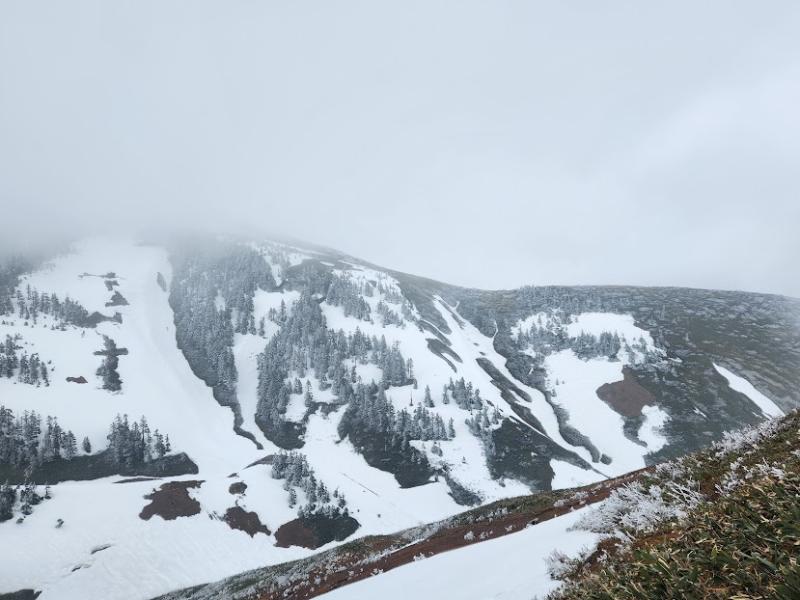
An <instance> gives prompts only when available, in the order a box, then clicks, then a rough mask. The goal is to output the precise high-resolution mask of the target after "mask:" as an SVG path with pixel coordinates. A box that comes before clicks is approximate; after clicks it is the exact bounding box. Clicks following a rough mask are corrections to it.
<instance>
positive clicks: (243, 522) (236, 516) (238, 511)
mask: <svg viewBox="0 0 800 600" xmlns="http://www.w3.org/2000/svg"><path fill="white" fill-rule="evenodd" d="M223 521H225V522H226V523H227V524H228V527H230V528H231V529H238V530H239V531H244V532H245V533H246V534H248V535H249V536H250V537H253V536H254V535H255V534H257V533H263V534H265V535H269V534H270V530H269V528H267V526H266V525H264V524H263V523H261V519H259V518H258V513H255V512H247V511H246V510H245V509H243V508H242V507H241V506H232V507H230V508H229V509H228V510H226V511H225V516H224V517H223Z"/></svg>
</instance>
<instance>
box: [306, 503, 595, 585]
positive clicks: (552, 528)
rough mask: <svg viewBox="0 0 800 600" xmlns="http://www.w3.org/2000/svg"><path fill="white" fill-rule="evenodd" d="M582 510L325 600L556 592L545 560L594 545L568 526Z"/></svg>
mask: <svg viewBox="0 0 800 600" xmlns="http://www.w3.org/2000/svg"><path fill="white" fill-rule="evenodd" d="M585 510H586V509H581V510H577V511H574V512H570V513H567V514H565V515H563V516H561V517H557V518H555V519H551V520H549V521H545V522H544V523H540V524H538V525H534V526H531V527H528V528H527V529H524V530H522V531H520V532H518V533H512V534H509V535H506V536H503V537H500V538H496V539H493V540H488V541H484V542H478V543H475V544H473V545H470V546H465V547H463V548H459V549H457V550H451V551H450V552H445V553H442V554H437V555H435V556H431V557H429V558H425V559H422V560H417V561H414V562H412V563H409V564H407V565H403V566H402V567H398V568H396V569H392V570H391V571H388V572H386V573H381V574H379V575H376V576H373V577H370V578H369V579H365V580H362V581H359V582H357V583H354V584H351V585H348V586H345V587H342V588H339V589H338V590H334V591H333V592H329V593H328V594H323V595H322V596H321V597H322V598H324V599H325V600H375V599H376V598H380V599H381V600H405V599H406V598H458V600H531V598H536V597H540V598H541V597H544V596H545V594H547V593H549V592H551V591H552V590H554V589H556V588H557V587H558V585H559V584H558V582H557V581H554V580H553V579H551V578H550V576H549V575H548V573H547V568H546V562H545V561H546V558H547V557H548V556H549V555H550V554H551V553H552V552H553V551H554V550H559V551H561V552H563V553H564V554H566V555H568V556H575V555H577V554H578V553H579V552H580V551H581V549H582V548H583V547H592V546H594V544H595V543H596V542H597V539H598V536H597V535H596V534H592V533H588V532H586V531H573V530H571V529H570V528H571V526H572V525H574V524H575V522H576V521H577V520H578V518H580V516H581V515H582V514H583V513H584V512H585Z"/></svg>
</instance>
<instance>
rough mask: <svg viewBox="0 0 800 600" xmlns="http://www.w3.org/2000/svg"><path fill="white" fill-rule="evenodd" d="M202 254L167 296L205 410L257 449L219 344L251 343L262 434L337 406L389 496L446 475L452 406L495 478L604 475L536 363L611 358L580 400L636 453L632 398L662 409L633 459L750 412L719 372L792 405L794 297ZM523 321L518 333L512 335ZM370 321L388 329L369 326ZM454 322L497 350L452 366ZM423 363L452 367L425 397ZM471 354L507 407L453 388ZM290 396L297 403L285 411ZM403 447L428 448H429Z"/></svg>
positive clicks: (272, 249) (798, 317)
mask: <svg viewBox="0 0 800 600" xmlns="http://www.w3.org/2000/svg"><path fill="white" fill-rule="evenodd" d="M199 248H201V246H200V245H199V244H198V245H197V246H193V247H191V248H189V249H187V248H181V249H176V250H173V252H172V257H173V265H174V268H175V274H174V277H173V280H172V285H171V288H170V304H171V306H172V309H173V311H174V314H175V323H176V329H177V340H178V346H179V348H180V349H181V350H182V351H183V353H184V355H185V357H186V360H187V361H188V363H189V365H190V366H191V367H192V370H193V371H194V372H195V374H197V375H198V376H199V377H200V378H201V379H203V381H205V382H206V383H207V384H208V385H209V386H210V387H212V389H213V392H214V397H215V398H216V399H217V401H218V402H219V403H220V404H222V405H224V406H227V407H230V408H231V410H232V411H233V413H234V419H235V421H234V427H235V428H236V431H237V432H238V433H240V434H241V435H244V436H246V437H249V438H250V439H253V440H254V441H255V442H256V443H257V444H258V442H257V441H256V438H255V436H254V435H253V432H252V431H248V430H247V429H245V428H243V421H242V416H241V407H240V404H239V402H238V399H237V395H236V381H237V377H238V375H237V372H236V364H235V361H234V360H233V351H232V349H233V346H234V343H235V336H236V335H237V334H238V335H251V336H260V337H263V338H264V342H263V346H264V347H263V350H262V352H261V353H260V354H259V355H258V387H257V405H256V410H255V415H254V423H255V424H256V425H257V426H258V428H260V430H261V432H262V433H263V435H264V436H265V437H266V438H267V439H268V440H269V441H271V442H273V443H274V444H275V445H277V446H278V447H280V448H283V449H285V450H302V448H303V445H304V435H305V432H306V423H307V420H308V418H309V416H310V415H312V414H314V413H316V412H318V411H321V412H324V413H328V412H332V411H335V410H337V409H338V408H339V407H345V410H344V412H343V416H342V419H341V421H340V423H339V433H340V435H341V436H342V438H349V439H350V440H351V442H353V444H354V445H355V446H356V447H357V448H358V449H359V450H360V452H361V453H362V454H363V456H364V458H365V459H366V460H367V462H368V463H369V464H370V465H372V466H374V467H377V468H379V469H382V470H385V471H388V472H391V473H392V474H393V475H394V476H395V477H396V479H397V480H398V482H400V483H401V485H403V486H414V485H420V484H423V483H426V482H427V481H429V480H430V479H431V478H432V477H435V476H437V475H440V474H441V475H447V472H448V469H449V466H450V465H448V463H447V461H437V460H435V458H436V455H437V452H440V451H441V450H440V447H439V444H438V443H437V440H447V439H449V438H448V433H447V427H446V422H445V420H444V417H443V416H442V415H440V414H438V413H437V412H436V411H435V410H434V411H433V412H430V409H435V405H436V404H447V403H450V402H452V405H453V406H457V407H459V408H460V409H462V411H463V414H462V415H461V418H460V419H458V420H460V421H463V422H464V423H466V424H468V429H469V431H470V432H471V433H472V434H473V435H474V436H476V438H477V439H479V440H480V444H481V446H482V448H483V452H484V455H485V457H486V460H487V464H488V467H489V471H490V473H491V475H492V477H493V478H495V479H498V480H501V481H502V480H503V479H505V478H510V479H517V480H520V481H522V482H524V483H525V484H527V485H528V486H530V487H531V488H533V489H549V488H550V486H551V482H552V478H553V468H552V465H551V462H552V461H554V460H558V461H562V462H566V463H570V464H572V465H574V466H576V467H578V468H580V469H584V470H597V471H598V472H600V473H604V470H605V466H606V465H609V464H610V463H613V461H614V459H615V457H614V456H611V455H610V454H611V453H610V452H606V451H604V446H607V445H606V444H604V443H603V440H601V439H594V438H593V437H592V436H591V435H590V434H589V433H588V432H586V431H582V430H581V427H580V425H579V424H576V423H575V422H574V421H575V419H573V418H572V416H573V415H571V412H572V411H574V410H575V408H574V406H575V405H574V403H572V404H571V406H569V407H568V406H567V403H562V402H561V401H560V399H559V396H558V395H557V394H558V384H559V382H558V375H557V374H556V373H553V372H551V371H549V370H548V367H549V365H548V360H547V359H548V357H550V356H553V355H557V354H559V353H563V352H565V351H567V352H572V353H573V354H574V355H575V356H576V357H577V358H579V359H580V360H582V361H584V362H589V361H592V360H602V361H615V362H621V363H623V371H624V377H623V379H622V381H620V382H616V383H611V384H608V385H607V386H606V388H607V389H605V390H603V389H598V390H597V392H598V394H597V395H595V397H593V398H581V399H579V401H580V402H583V403H585V404H586V405H587V410H591V409H590V408H588V407H589V405H590V404H591V403H593V402H600V401H601V400H599V399H598V397H597V396H598V395H599V396H601V397H602V401H605V402H606V403H607V404H608V405H609V406H611V407H612V408H613V409H614V410H616V411H617V412H618V413H619V417H620V419H621V421H622V434H623V435H624V436H625V437H626V438H627V439H629V440H631V441H633V442H634V443H636V444H638V445H640V446H642V447H644V448H645V450H647V445H646V443H645V442H644V441H642V440H640V439H639V438H638V437H637V432H638V431H639V429H640V427H642V425H643V424H644V422H645V420H646V417H645V415H644V413H643V412H642V411H641V410H638V411H637V403H638V404H645V405H653V406H656V407H658V409H660V410H661V411H663V415H664V419H663V422H662V423H661V425H660V429H659V432H660V434H661V435H662V436H663V438H664V442H663V443H662V444H659V447H658V448H655V449H651V450H650V451H644V452H643V458H644V462H645V463H646V464H652V463H655V462H659V461H661V460H665V459H669V458H672V457H675V456H679V455H682V454H685V453H687V452H690V451H694V450H697V449H700V448H702V447H705V446H707V445H708V444H709V443H711V442H713V441H715V440H717V439H719V437H720V436H721V434H722V433H723V432H724V431H726V430H729V429H732V428H736V427H740V426H744V425H752V424H755V423H758V422H760V421H761V420H763V418H764V416H765V415H764V413H763V412H762V410H760V409H759V407H758V406H756V405H754V403H753V401H752V400H751V399H750V398H749V397H747V396H746V395H745V394H743V393H742V392H741V391H737V389H734V386H731V385H729V382H728V380H727V379H726V378H725V377H724V376H723V375H722V374H721V373H720V371H719V370H718V369H717V368H715V365H721V366H723V367H725V368H727V369H730V371H732V372H734V373H738V374H739V375H741V376H743V377H745V378H746V379H747V380H748V381H749V382H751V383H753V384H755V385H756V387H757V388H759V389H760V390H762V391H763V392H764V393H765V394H766V395H767V396H768V397H769V398H771V399H772V400H773V401H774V403H775V404H776V405H777V406H779V407H781V408H782V409H784V410H788V409H790V408H793V407H795V406H797V405H798V402H800V394H799V393H798V391H797V390H800V368H798V365H800V334H799V333H798V323H800V302H798V301H797V300H794V299H790V298H785V297H779V296H771V295H763V294H752V293H743V292H724V291H707V290H694V289H681V288H637V287H600V286H591V287H554V286H527V287H523V288H520V289H517V290H505V291H483V290H475V289H465V288H460V287H456V286H451V285H446V284H442V283H439V282H435V281H431V280H427V279H423V278H419V277H414V276H411V275H407V274H402V273H397V272H393V271H386V270H382V269H379V268H378V267H374V266H372V265H368V264H365V263H363V261H357V260H356V259H353V258H350V257H347V256H345V255H342V254H339V253H336V252H333V251H329V250H320V249H316V248H313V249H299V248H287V247H285V246H282V245H279V244H267V245H263V246H257V245H243V244H237V243H232V242H215V243H214V244H210V243H204V244H203V245H202V250H199ZM292 253H294V260H290V255H291V254H292ZM298 254H300V256H301V257H300V258H297V255H298ZM262 292H263V293H266V294H270V295H273V294H279V295H282V296H284V297H285V299H283V300H281V302H280V304H279V307H272V308H271V309H270V310H268V311H267V312H266V313H265V314H261V315H259V314H257V311H256V310H255V308H254V307H255V305H256V302H257V295H258V294H259V293H262ZM326 307H327V308H328V310H330V308H331V307H336V308H337V309H338V311H339V314H340V315H341V316H342V317H343V322H344V321H346V322H347V325H348V326H347V327H344V328H337V327H336V326H335V325H333V324H331V323H330V322H329V320H328V319H326V311H325V308H326ZM587 313H588V314H593V313H600V314H610V315H627V316H630V317H632V320H633V325H634V326H635V328H638V329H640V330H642V331H643V332H646V333H647V334H649V340H650V342H649V345H648V342H647V341H646V340H645V339H644V338H639V339H626V338H625V337H624V335H621V332H619V331H616V330H614V329H613V327H612V328H609V329H608V330H605V331H598V330H595V331H583V330H581V331H580V332H579V333H576V332H575V327H573V326H571V325H572V324H574V323H580V320H579V319H580V316H581V315H584V314H587ZM532 315H536V316H537V318H536V319H531V316H532ZM526 319H527V320H528V321H529V323H528V325H529V326H528V327H527V328H525V327H524V325H521V324H524V323H525V322H526ZM265 321H266V323H265ZM360 324H361V325H363V326H359V325H360ZM453 324H455V325H456V327H453ZM267 325H270V327H268V326H267ZM376 326H377V328H379V329H380V330H382V331H386V332H388V331H390V330H391V331H397V330H400V331H401V334H400V335H396V336H386V335H383V334H382V335H376V334H375V333H370V332H371V331H375V328H376ZM467 326H469V327H472V328H474V329H475V330H477V332H479V334H482V335H483V336H485V337H486V339H488V340H490V345H491V346H492V348H493V350H494V351H495V352H496V355H495V357H493V358H492V357H487V356H486V353H485V352H481V351H478V352H474V353H472V354H473V355H472V356H461V355H460V354H459V353H458V352H457V351H456V350H455V349H454V348H453V343H452V342H451V340H450V337H451V336H453V335H454V334H457V333H458V332H457V331H455V329H456V328H464V327H467ZM267 329H270V330H271V331H272V333H271V335H267V334H266V333H265V331H266V330H267ZM403 330H405V331H412V330H413V331H414V333H415V334H416V335H418V336H422V337H424V339H425V342H426V345H427V355H426V356H424V357H420V356H419V355H415V353H414V351H412V350H411V347H413V346H412V344H410V343H406V341H405V340H406V338H408V337H410V336H409V335H404V334H403ZM474 345H475V346H477V344H474ZM414 346H415V345H414ZM432 357H434V358H435V362H439V365H440V366H441V367H442V368H443V370H445V371H449V372H450V376H449V378H448V379H449V381H447V382H446V383H445V385H443V386H437V389H436V391H435V393H432V391H431V387H432V386H431V384H432V383H433V382H432V381H429V380H426V378H425V374H426V372H427V370H429V369H426V370H425V371H424V372H421V373H420V372H415V370H414V365H415V363H422V362H423V361H422V360H420V359H421V358H424V362H425V363H430V362H431V360H432ZM624 357H627V358H624ZM467 361H469V362H470V363H472V366H474V365H477V366H478V367H479V369H480V370H481V371H482V372H483V373H484V374H485V375H486V376H488V379H489V380H490V382H491V385H492V386H494V388H496V392H497V393H499V395H500V397H501V398H502V399H503V400H505V403H506V405H505V407H501V406H499V404H498V403H497V402H493V401H492V400H491V399H484V398H483V397H482V396H481V391H480V390H478V389H477V387H476V386H477V383H478V382H472V381H470V380H469V379H466V380H465V371H464V370H463V369H461V366H462V365H464V363H465V362H467ZM359 366H374V367H377V369H376V370H374V373H375V374H376V375H377V376H376V377H374V378H372V379H368V378H366V377H364V376H362V375H361V374H360V373H359V370H360V369H359V368H358V367H359ZM466 372H469V371H466ZM554 378H555V381H554ZM435 379H441V377H440V376H439V377H436V378H435ZM312 382H313V384H312ZM614 386H615V387H614ZM423 388H424V389H425V391H424V392H423ZM400 390H408V391H402V392H401V391H400ZM315 391H318V392H322V393H324V395H325V398H326V399H325V401H323V402H318V401H317V400H316V399H315ZM532 391H535V392H538V393H540V394H541V397H542V398H543V399H544V400H545V402H546V404H547V405H548V406H549V408H550V410H552V412H553V414H554V415H555V417H556V423H557V430H558V431H557V432H556V431H550V430H548V428H547V427H546V426H545V425H544V424H543V422H542V419H541V418H540V417H539V416H538V415H537V412H536V410H534V409H533V406H534V405H535V404H536V403H535V402H534V401H533V400H532V399H531V393H532ZM604 391H605V394H604V393H603V392H604ZM398 393H402V394H403V395H404V396H408V397H409V398H410V402H409V403H407V404H408V406H406V407H404V408H400V407H399V406H398V403H397V402H396V401H395V402H394V403H393V402H392V401H387V395H389V396H391V395H396V394H398ZM297 395H302V404H303V408H302V409H301V410H300V412H299V413H298V412H297V411H296V410H295V411H292V412H293V416H291V417H287V410H288V409H289V407H290V405H291V404H292V402H293V397H295V396H297ZM415 396H416V404H415V400H414V397H415ZM434 396H435V400H432V399H433V397H434ZM606 396H609V397H606ZM504 408H505V409H506V410H503V409H504ZM639 408H641V406H639ZM508 409H510V410H508ZM449 420H451V421H452V417H450V418H449ZM431 422H435V423H436V426H435V427H432V426H431V425H430V423H431ZM451 429H452V425H451ZM556 433H557V434H558V435H559V436H560V438H556V436H555V434H556ZM453 437H455V433H453ZM414 442H418V443H424V442H431V443H430V444H428V446H429V447H428V451H427V452H425V451H423V450H422V449H421V448H420V447H419V444H415V443H414ZM565 442H566V443H565ZM577 449H582V450H585V451H586V453H583V452H577V451H576V450H577ZM431 459H434V460H431ZM456 487H457V486H453V488H454V489H455V488H456ZM467 496H468V497H470V496H469V495H467ZM462 497H463V494H462ZM471 497H472V498H473V499H474V496H471Z"/></svg>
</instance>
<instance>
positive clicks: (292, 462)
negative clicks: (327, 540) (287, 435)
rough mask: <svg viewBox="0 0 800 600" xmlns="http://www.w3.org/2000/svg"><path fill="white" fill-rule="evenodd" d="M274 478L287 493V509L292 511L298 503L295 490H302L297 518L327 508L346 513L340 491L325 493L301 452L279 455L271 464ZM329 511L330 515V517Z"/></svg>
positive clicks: (320, 482) (345, 505)
mask: <svg viewBox="0 0 800 600" xmlns="http://www.w3.org/2000/svg"><path fill="white" fill-rule="evenodd" d="M272 477H273V479H282V480H283V482H284V484H283V488H284V489H285V490H286V491H287V492H289V497H288V502H289V507H290V508H294V506H295V505H296V504H297V490H302V491H303V493H304V494H305V498H306V504H304V505H303V506H301V507H300V509H299V511H298V514H299V515H300V516H304V515H310V514H314V513H317V512H318V511H320V510H325V509H329V510H331V511H335V513H336V514H337V515H338V514H340V513H339V511H341V510H344V514H345V515H346V514H347V500H346V499H345V497H344V495H343V494H341V493H339V490H334V491H333V493H332V494H331V492H329V491H328V488H327V487H326V485H325V483H324V482H323V481H321V480H320V479H318V478H317V477H316V474H315V473H314V469H313V468H312V467H311V465H309V464H308V460H307V459H306V457H305V455H304V454H302V453H300V452H281V453H279V454H276V455H275V456H274V457H273V461H272ZM333 514H334V513H333V512H331V513H330V515H329V516H331V515H333Z"/></svg>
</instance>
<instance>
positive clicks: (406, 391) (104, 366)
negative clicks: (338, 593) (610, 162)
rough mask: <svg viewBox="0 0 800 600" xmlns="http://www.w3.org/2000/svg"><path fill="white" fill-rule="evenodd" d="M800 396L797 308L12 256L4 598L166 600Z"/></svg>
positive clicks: (397, 277) (298, 268) (251, 265)
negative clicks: (32, 593)
mask: <svg viewBox="0 0 800 600" xmlns="http://www.w3.org/2000/svg"><path fill="white" fill-rule="evenodd" d="M798 390H800V301H797V300H793V299H789V298H784V297H778V296H769V295H759V294H749V293H737V292H720V291H705V290H688V289H675V288H632V287H525V288H521V289H518V290H506V291H482V290H474V289H465V288H459V287H455V286H450V285H447V284H443V283H439V282H435V281H431V280H427V279H423V278H419V277H414V276H411V275H407V274H402V273H397V272H393V271H391V270H387V269H383V268H380V267H377V266H375V265H371V264H369V263H366V262H364V261H361V260H358V259H355V258H352V257H349V256H346V255H344V254H341V253H338V252H335V251H332V250H328V249H321V248H317V247H314V246H308V245H305V244H297V243H286V242H275V241H266V242H246V243H245V242H241V241H238V240H237V241H234V240H227V239H226V240H221V239H209V238H202V239H201V238H196V239H192V240H189V241H187V240H183V241H181V242H180V243H175V242H169V243H154V242H152V241H151V242H149V243H140V242H137V241H131V240H122V239H90V240H84V241H81V242H80V243H77V244H75V245H74V247H73V248H72V249H71V250H70V251H69V252H65V253H64V254H62V255H59V256H53V257H48V258H46V259H44V260H36V261H34V260H27V259H24V258H23V259H15V260H13V261H8V262H7V263H5V264H3V265H0V405H2V407H3V409H2V412H0V482H2V481H7V482H8V483H7V484H6V485H3V487H2V488H0V520H1V521H2V522H0V540H2V544H0V594H2V593H4V592H12V591H16V590H23V589H30V590H37V591H41V596H40V598H41V599H43V600H48V599H50V598H57V599H65V598H67V599H68V598H109V599H113V598H120V599H123V598H124V599H131V598H133V599H139V598H140V599H147V598H152V597H154V596H157V595H159V594H163V593H166V592H169V591H171V590H174V589H177V588H182V587H188V586H193V585H197V584H200V583H204V582H208V581H213V580H216V579H221V578H224V577H228V576H231V575H233V574H236V573H239V572H241V571H245V570H248V569H253V568H256V567H262V566H264V565H268V564H276V563H281V562H285V561H289V560H294V559H298V558H302V557H306V556H309V555H311V554H312V553H314V552H317V551H318V550H319V549H320V548H322V549H325V548H328V547H332V546H335V545H336V544H339V543H340V542H342V541H344V540H351V539H354V538H356V537H360V536H364V535H373V534H388V533H392V532H395V531H398V530H401V529H406V528H409V527H414V526H418V525H423V524H425V523H429V522H432V521H436V520H439V519H443V518H446V517H449V516H451V515H454V514H456V513H459V512H462V511H464V510H466V509H467V508H468V507H470V506H477V505H484V504H487V503H491V502H493V501H496V500H500V499H503V498H509V497H513V496H520V495H524V494H529V493H531V492H535V491H542V490H551V489H561V488H567V487H573V486H578V485H585V484H590V483H594V482H599V481H603V480H605V479H606V478H610V477H616V476H620V475H623V474H625V473H628V472H630V471H633V470H636V469H639V468H642V467H644V466H646V465H649V464H653V463H655V462H659V461H662V460H665V459H668V458H672V457H675V456H679V455H683V454H685V453H687V452H690V451H694V450H697V449H699V448H702V447H704V446H706V445H708V444H709V443H710V442H712V441H715V440H717V439H719V438H720V436H721V435H722V432H724V431H725V430H728V429H732V428H735V427H739V426H742V425H752V424H756V423H758V422H760V421H762V420H764V419H765V418H767V417H768V416H777V415H780V414H783V412H785V411H788V410H790V409H792V408H795V407H797V406H799V405H800V392H798ZM34 412H35V414H34ZM45 484H50V485H49V487H48V488H45ZM518 541H519V540H518Z"/></svg>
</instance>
